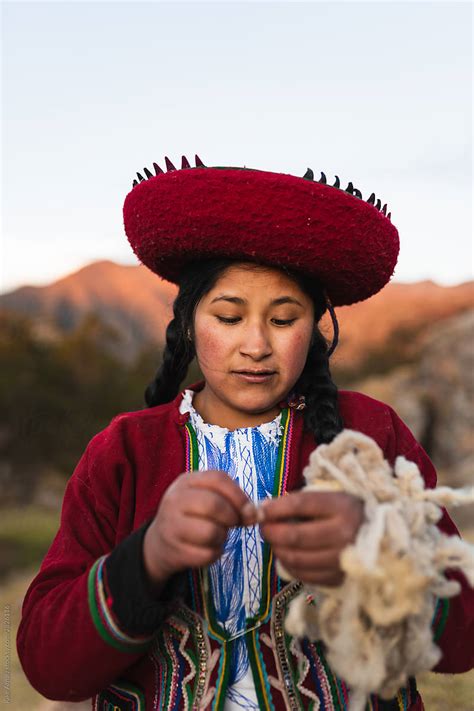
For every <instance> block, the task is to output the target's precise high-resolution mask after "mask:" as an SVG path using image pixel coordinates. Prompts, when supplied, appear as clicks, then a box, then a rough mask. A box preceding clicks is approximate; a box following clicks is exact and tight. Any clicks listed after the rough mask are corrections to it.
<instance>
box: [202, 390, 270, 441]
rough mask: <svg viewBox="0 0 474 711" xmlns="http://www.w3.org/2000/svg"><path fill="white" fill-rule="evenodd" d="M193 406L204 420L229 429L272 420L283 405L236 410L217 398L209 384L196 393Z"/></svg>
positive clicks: (253, 425) (255, 425)
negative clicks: (256, 409)
mask: <svg viewBox="0 0 474 711" xmlns="http://www.w3.org/2000/svg"><path fill="white" fill-rule="evenodd" d="M193 406H194V409H195V410H196V412H198V413H199V414H200V415H201V417H202V419H203V420H204V422H207V423H208V424H210V425H218V426H219V427H225V428H227V429H228V430H235V429H240V428H242V427H257V426H258V425H262V424H264V423H266V422H271V421H272V420H274V419H275V417H277V416H278V415H279V414H280V412H281V407H280V406H279V405H278V404H276V405H274V406H273V407H271V408H268V409H266V410H262V411H258V412H256V411H254V412H246V411H239V410H236V409H234V408H232V407H230V406H229V405H227V404H226V403H225V402H222V400H219V399H217V398H216V397H215V395H214V393H212V391H211V390H210V389H209V388H208V387H207V385H205V386H204V388H203V389H202V390H199V391H198V392H195V393H194V396H193Z"/></svg>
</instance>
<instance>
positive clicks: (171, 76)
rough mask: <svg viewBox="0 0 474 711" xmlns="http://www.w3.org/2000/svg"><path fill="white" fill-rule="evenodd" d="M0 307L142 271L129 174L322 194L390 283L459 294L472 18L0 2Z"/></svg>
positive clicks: (466, 248) (464, 265)
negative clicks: (370, 227) (334, 196)
mask: <svg viewBox="0 0 474 711" xmlns="http://www.w3.org/2000/svg"><path fill="white" fill-rule="evenodd" d="M1 9H2V39H3V42H2V55H1V64H2V67H1V69H2V81H1V99H2V120H1V126H2V183H1V195H2V229H1V234H2V241H1V253H0V263H1V267H0V291H2V292H5V291H10V290H12V289H14V288H16V287H18V286H21V285H24V284H37V285H42V284H47V283H51V282H52V281H55V280H56V279H58V278H61V277H62V276H65V275H66V274H68V273H71V272H73V271H76V270H77V269H79V268H81V267H82V266H84V265H86V264H87V263H89V262H91V261H94V260H98V259H111V260H113V261H115V262H118V263H120V264H138V260H137V258H136V257H135V255H134V254H133V252H132V250H131V247H130V245H129V243H128V241H127V238H126V235H125V232H124V229H123V220H122V207H123V201H124V199H125V196H126V195H127V193H128V192H129V191H130V189H131V187H132V180H133V179H134V177H135V173H136V171H141V170H142V169H143V167H144V166H149V167H151V165H152V163H153V161H155V162H157V163H159V164H160V165H162V166H163V167H164V157H165V156H168V157H169V158H170V159H171V161H172V162H173V163H174V164H175V165H176V166H177V167H178V166H179V165H180V164H181V156H182V155H186V156H187V157H188V159H189V160H190V162H191V161H192V159H193V157H194V155H195V154H196V153H197V154H198V155H199V156H200V158H201V159H202V160H203V162H204V164H205V165H210V166H212V165H230V166H246V167H250V168H259V169H262V170H270V171H275V172H280V173H291V174H293V175H300V176H302V175H304V173H305V171H306V169H307V168H308V167H310V168H312V169H313V171H314V173H315V177H316V178H318V177H319V176H320V172H321V171H323V172H324V173H325V174H326V176H327V178H328V182H334V176H335V175H338V176H339V177H340V179H341V183H344V184H345V185H347V183H348V182H349V181H352V182H353V183H354V185H355V186H356V187H358V188H359V189H360V190H361V191H362V194H363V196H364V199H367V197H368V196H369V195H370V193H371V192H375V194H376V195H377V197H380V199H381V200H382V203H387V204H388V210H389V211H391V213H392V222H393V224H394V225H395V226H396V227H397V229H398V231H399V234H400V241H401V251H400V257H399V262H398V265H397V268H396V271H395V274H394V277H393V278H394V279H395V280H397V281H404V282H411V281H419V280H424V279H431V280H433V281H435V282H438V283H440V284H445V285H450V284H456V283H460V282H462V281H466V280H468V279H472V278H473V243H472V207H473V198H472V74H473V69H472V43H473V40H472V37H473V33H472V13H473V10H472V4H471V3H470V2H383V1H382V0H380V1H379V2H338V1H337V0H336V1H335V0H332V1H331V2H316V1H315V2H291V1H287V2H226V1H225V0H219V2H198V1H196V2H180V1H179V0H174V2H135V1H134V2H21V1H16V2H3V3H2V6H1Z"/></svg>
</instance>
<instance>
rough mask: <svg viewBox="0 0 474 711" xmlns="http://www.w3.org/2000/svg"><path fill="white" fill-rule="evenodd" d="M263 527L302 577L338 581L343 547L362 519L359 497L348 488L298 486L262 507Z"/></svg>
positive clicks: (275, 549)
mask: <svg viewBox="0 0 474 711" xmlns="http://www.w3.org/2000/svg"><path fill="white" fill-rule="evenodd" d="M258 511H259V521H260V530H261V532H262V535H263V537H264V538H265V539H266V540H267V541H268V542H269V543H270V545H271V547H272V549H273V554H274V556H275V557H276V558H278V559H279V560H280V562H281V563H282V565H283V566H284V567H285V568H286V570H287V571H288V572H289V573H290V574H291V575H292V576H293V577H294V578H296V579H298V580H301V581H302V582H303V583H312V584H315V585H325V586H326V585H327V586H329V587H331V586H336V585H340V584H341V583H342V581H343V579H344V573H343V571H342V570H341V568H340V565H339V555H340V553H341V552H342V550H343V549H344V548H345V547H346V546H347V545H349V544H350V543H353V541H354V540H355V538H356V536H357V531H358V530H359V526H360V525H361V523H362V521H363V516H364V504H363V502H362V501H361V499H358V498H356V497H355V496H352V495H350V494H346V493H344V492H326V491H307V492H303V491H298V492H293V493H288V494H285V495H284V496H282V497H279V498H275V499H267V500H266V501H264V502H263V503H262V504H261V506H260V507H259V510H258Z"/></svg>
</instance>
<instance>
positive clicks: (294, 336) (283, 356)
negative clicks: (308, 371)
mask: <svg viewBox="0 0 474 711" xmlns="http://www.w3.org/2000/svg"><path fill="white" fill-rule="evenodd" d="M310 340H311V334H308V332H307V331H306V330H304V331H297V332H295V333H291V334H289V337H288V339H286V340H285V343H284V344H282V346H281V348H280V362H281V365H282V366H283V367H285V368H286V370H287V371H288V372H290V373H297V372H298V373H299V372H301V370H302V369H303V367H304V364H305V363H306V356H307V354H308V348H309V343H310Z"/></svg>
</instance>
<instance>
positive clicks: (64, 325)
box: [0, 260, 176, 360]
mask: <svg viewBox="0 0 474 711" xmlns="http://www.w3.org/2000/svg"><path fill="white" fill-rule="evenodd" d="M175 295H176V287H175V286H174V285H173V284H170V283H169V282H167V281H164V280H162V279H160V278H159V277H157V276H156V275H155V274H153V273H152V272H151V271H150V270H149V269H147V268H146V267H144V266H143V265H138V266H124V265H120V264H116V263H115V262H112V261H108V260H103V261H97V262H92V263H91V264H88V265H86V266H85V267H82V269H79V270H78V271H76V272H73V273H72V274H69V275H67V276H65V277H63V278H62V279H58V280H57V281H55V282H53V283H52V284H48V285H47V286H22V287H20V288H18V289H15V290H14V291H11V292H8V293H5V294H0V310H2V309H3V310H7V311H9V312H13V313H17V314H23V315H26V316H30V317H31V318H33V319H34V320H35V325H36V327H37V330H38V332H39V333H44V334H45V335H47V336H53V337H54V335H55V334H60V333H61V332H65V331H71V330H73V329H74V328H76V326H77V325H78V324H79V323H80V322H81V320H82V318H83V317H84V316H85V315H86V314H88V313H90V312H93V313H95V314H97V315H98V316H99V317H100V318H101V319H102V320H103V321H104V323H106V324H107V325H109V326H112V327H113V328H115V329H116V330H117V332H118V334H119V335H120V345H119V349H120V351H119V353H120V355H121V356H122V357H123V358H124V359H125V360H129V359H132V358H133V357H134V356H135V355H136V353H137V351H138V350H139V349H140V347H142V346H143V345H144V344H146V343H149V342H156V343H161V342H163V341H164V334H165V330H166V325H167V323H168V322H169V320H170V319H171V317H172V304H173V300H174V298H175Z"/></svg>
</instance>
